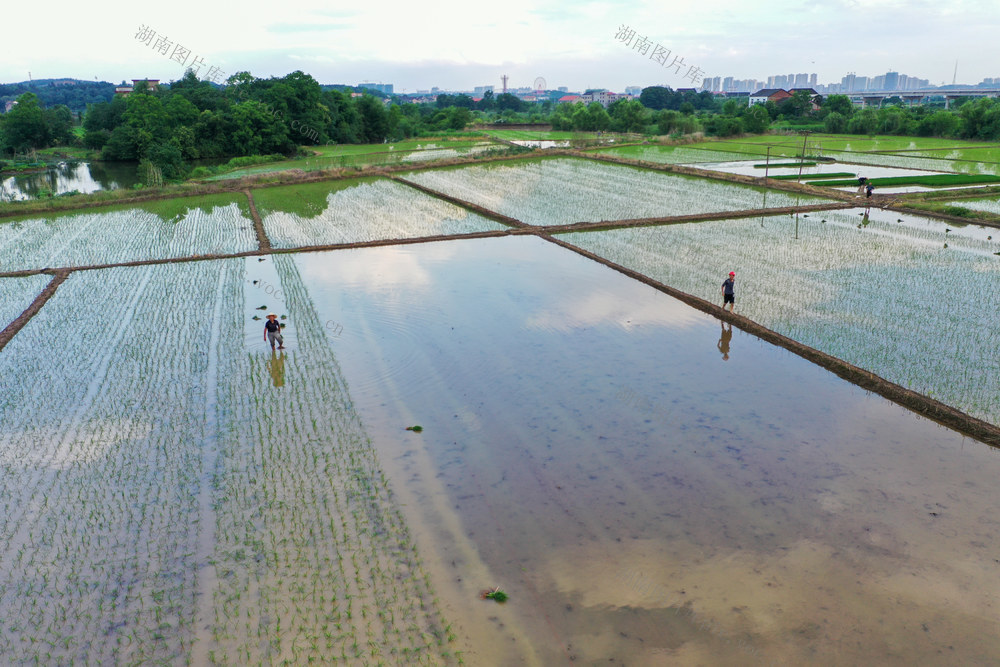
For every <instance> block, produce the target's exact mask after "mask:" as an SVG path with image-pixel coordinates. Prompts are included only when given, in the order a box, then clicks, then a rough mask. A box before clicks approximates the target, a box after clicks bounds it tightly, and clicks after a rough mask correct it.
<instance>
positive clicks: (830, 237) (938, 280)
mask: <svg viewBox="0 0 1000 667" xmlns="http://www.w3.org/2000/svg"><path fill="white" fill-rule="evenodd" d="M856 213H857V212H855V214H852V213H850V212H839V211H830V212H826V213H822V214H812V215H811V216H809V217H808V218H806V217H802V218H799V219H798V220H797V221H796V219H795V218H794V217H789V216H781V217H770V218H763V219H762V220H760V222H759V223H757V222H755V221H752V220H742V221H736V220H733V221H722V222H704V223H693V224H685V225H671V226H664V227H660V228H655V229H649V228H646V229H643V230H637V229H632V230H613V231H607V232H597V233H577V234H567V235H565V236H561V238H563V239H565V240H567V241H569V242H570V243H573V244H575V245H578V246H579V247H581V248H584V249H587V250H589V251H591V252H594V253H596V254H598V255H600V256H602V257H606V258H608V259H610V260H611V261H614V262H617V263H619V264H622V265H623V266H627V267H629V268H631V269H634V270H636V271H639V272H640V273H643V274H644V275H647V276H649V277H651V278H654V279H656V280H658V281H660V282H662V283H665V284H667V285H670V286H672V287H675V288H677V289H680V290H682V291H685V292H688V293H690V294H694V295H695V296H699V297H701V298H704V299H706V300H709V301H713V302H718V301H720V299H721V297H720V295H719V292H720V290H719V284H720V283H721V281H722V279H721V277H719V276H722V275H724V273H725V272H726V271H728V270H729V269H730V268H732V269H734V270H735V271H736V272H737V279H738V290H737V306H738V307H737V310H738V312H740V313H741V314H742V315H745V316H746V317H748V318H750V319H752V320H754V321H757V322H760V323H761V324H763V325H765V326H767V327H769V328H771V329H773V330H775V331H777V332H779V333H781V334H784V335H786V336H789V337H790V338H793V339H795V340H797V341H800V342H802V343H805V344H806V345H810V346H812V347H815V348H817V349H819V350H822V351H823V352H826V353H828V354H831V355H833V356H836V357H839V358H841V359H844V360H845V361H848V362H850V363H852V364H855V365H857V366H860V367H862V368H865V369H868V370H870V371H872V372H874V373H876V374H878V375H880V376H882V377H884V378H886V379H888V380H890V381H893V382H896V383H898V384H901V385H903V386H905V387H907V388H909V389H912V390H914V391H917V392H920V393H923V394H926V395H928V396H930V397H932V398H935V399H937V400H940V401H942V402H944V403H947V404H949V405H952V406H954V407H956V408H958V409H960V410H963V411H965V412H967V413H969V414H971V415H973V416H975V417H978V418H980V419H984V420H986V421H989V422H991V423H994V424H998V423H1000V365H998V364H1000V362H998V360H997V357H996V355H995V354H994V349H995V346H994V345H993V344H992V343H991V340H992V338H993V330H994V327H993V326H992V323H991V318H992V316H993V313H994V312H995V311H996V310H997V306H998V305H1000V304H998V303H997V295H996V289H995V286H996V284H997V280H998V278H1000V257H997V256H995V255H994V253H995V252H998V251H1000V243H998V241H997V240H995V239H992V240H988V239H987V237H988V236H992V231H993V230H989V229H986V228H980V227H972V226H969V227H967V228H963V229H954V230H950V231H946V229H950V228H948V227H946V226H945V225H944V224H943V223H938V222H936V221H932V220H929V219H926V218H919V217H916V216H903V217H900V216H899V215H897V214H895V213H888V212H881V211H876V212H873V213H872V214H871V215H870V217H862V216H861V215H858V214H856ZM824 220H825V222H824ZM897 220H899V221H900V222H897ZM796 225H797V226H796ZM859 227H860V229H859ZM796 230H797V231H796Z"/></svg>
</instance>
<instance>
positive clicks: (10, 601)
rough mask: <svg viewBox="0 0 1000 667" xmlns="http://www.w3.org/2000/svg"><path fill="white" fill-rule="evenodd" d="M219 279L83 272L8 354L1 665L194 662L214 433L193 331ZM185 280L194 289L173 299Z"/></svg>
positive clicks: (0, 360) (171, 271)
mask: <svg viewBox="0 0 1000 667" xmlns="http://www.w3.org/2000/svg"><path fill="white" fill-rule="evenodd" d="M221 268H222V267H221V266H219V265H216V266H214V267H211V268H210V267H209V266H208V265H206V264H202V265H198V266H195V265H187V267H186V268H184V269H181V268H180V267H176V266H171V267H143V268H141V269H132V270H128V269H115V270H110V271H102V272H84V273H78V274H75V275H73V276H71V277H70V278H69V279H67V281H66V282H65V283H64V284H63V285H62V286H61V287H60V289H59V291H58V292H57V293H56V295H55V296H54V297H53V298H52V300H50V302H49V303H48V304H47V306H46V307H45V308H43V309H42V311H41V312H40V313H38V314H37V315H36V316H35V317H34V318H33V319H32V321H31V322H29V324H28V326H27V327H25V329H24V330H22V331H21V332H20V333H19V334H18V336H16V337H15V338H14V339H13V340H12V341H11V343H10V344H9V345H8V346H7V348H5V350H4V354H3V355H2V356H0V368H3V372H4V374H5V376H6V375H12V376H16V377H12V379H11V380H10V381H11V382H12V383H14V386H13V387H12V388H11V391H10V392H5V396H4V398H3V402H2V403H0V415H2V416H0V421H2V423H3V424H4V426H5V428H4V432H3V433H2V434H0V460H2V470H3V475H2V478H0V480H2V481H0V493H2V498H3V503H4V511H3V521H2V523H0V536H2V538H3V541H2V544H3V550H2V552H0V554H2V555H0V581H2V594H0V600H2V601H0V606H2V609H3V618H4V619H6V622H5V627H4V631H3V633H2V638H0V654H2V655H4V656H5V659H9V660H10V661H11V662H13V663H20V662H29V661H36V662H37V661H41V662H46V663H52V664H54V663H62V664H65V663H69V662H74V661H76V662H82V663H92V664H110V663H126V662H127V663H133V662H143V661H157V662H177V661H182V660H183V657H184V656H185V655H186V654H187V653H188V651H189V650H190V648H191V646H192V643H193V641H194V639H195V635H196V631H195V629H194V628H193V627H192V622H193V614H192V611H193V608H194V602H195V594H194V593H195V580H196V577H197V572H198V567H197V564H196V563H195V562H193V558H192V556H193V554H194V553H195V551H196V541H197V529H196V526H194V527H193V526H192V518H195V513H194V510H195V505H194V497H195V496H194V493H195V492H197V490H198V486H199V479H198V471H199V469H200V465H199V457H200V452H199V447H200V443H201V442H202V440H203V437H204V429H205V428H206V424H205V420H204V410H203V409H202V410H199V406H200V405H202V404H203V398H204V393H203V390H202V388H201V384H200V382H199V378H200V376H201V374H202V372H203V369H204V364H205V358H206V355H205V353H204V351H203V341H201V340H200V339H199V329H198V327H196V326H193V325H194V324H195V323H197V322H200V321H204V320H206V319H208V318H209V317H210V315H211V305H212V304H211V303H210V301H211V296H212V295H211V292H210V291H209V290H199V289H197V286H198V285H199V283H200V282H202V281H206V282H207V281H211V280H212V279H214V278H215V276H213V275H212V274H213V273H214V274H217V273H218V271H219V270H220V269H221ZM185 282H186V283H187V284H189V285H192V286H194V287H195V289H192V290H190V291H187V290H178V289H176V287H175V285H177V284H178V283H180V284H184V283H185ZM173 318H176V319H175V320H174V321H171V320H172V319H173ZM53 332H61V334H62V335H61V336H60V339H59V342H58V344H53ZM13 368H16V369H18V370H17V373H12V370H13Z"/></svg>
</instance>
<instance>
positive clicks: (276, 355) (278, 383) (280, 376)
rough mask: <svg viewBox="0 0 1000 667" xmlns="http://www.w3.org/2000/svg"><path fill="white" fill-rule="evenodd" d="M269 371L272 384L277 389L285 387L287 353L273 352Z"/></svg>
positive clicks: (268, 366)
mask: <svg viewBox="0 0 1000 667" xmlns="http://www.w3.org/2000/svg"><path fill="white" fill-rule="evenodd" d="M267 370H268V371H269V372H270V373H271V382H273V383H274V386H275V387H284V386H285V353H284V352H275V351H274V350H271V358H270V359H268V361H267Z"/></svg>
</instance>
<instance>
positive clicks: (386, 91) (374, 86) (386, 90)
mask: <svg viewBox="0 0 1000 667" xmlns="http://www.w3.org/2000/svg"><path fill="white" fill-rule="evenodd" d="M357 87H358V88H367V89H368V90H377V91H378V92H380V93H382V94H383V95H392V84H391V83H370V82H368V81H366V82H364V83H359V84H358V85H357Z"/></svg>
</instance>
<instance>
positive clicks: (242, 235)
mask: <svg viewBox="0 0 1000 667" xmlns="http://www.w3.org/2000/svg"><path fill="white" fill-rule="evenodd" d="M236 199H243V197H242V195H236V196H231V195H223V196H212V197H207V198H198V199H186V200H185V199H181V200H175V201H170V202H157V203H154V204H150V205H143V206H142V207H135V208H120V209H112V210H104V211H87V212H82V213H68V214H60V215H54V216H50V217H45V218H27V219H21V220H15V221H12V222H5V223H3V224H0V257H2V258H3V259H2V265H3V266H4V268H5V270H8V271H11V270H23V269H41V268H47V267H52V268H55V267H72V266H84V265H89V264H110V263H114V262H125V261H132V260H142V259H164V258H169V257H185V256H190V255H196V254H204V253H208V252H210V251H211V252H217V253H229V252H234V253H235V252H243V251H247V250H254V249H256V238H255V236H254V232H253V222H252V220H251V219H250V216H249V214H248V213H247V212H246V211H245V210H244V209H245V199H243V201H242V203H237V201H235V200H236ZM220 201H225V202H226V203H223V204H221V205H217V204H216V202H220ZM178 208H179V209H180V212H179V213H177V214H176V215H173V210H175V209H178ZM160 209H169V210H170V211H171V213H170V214H168V215H169V217H167V216H165V215H164V214H163V213H162V212H161V210H160Z"/></svg>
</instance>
